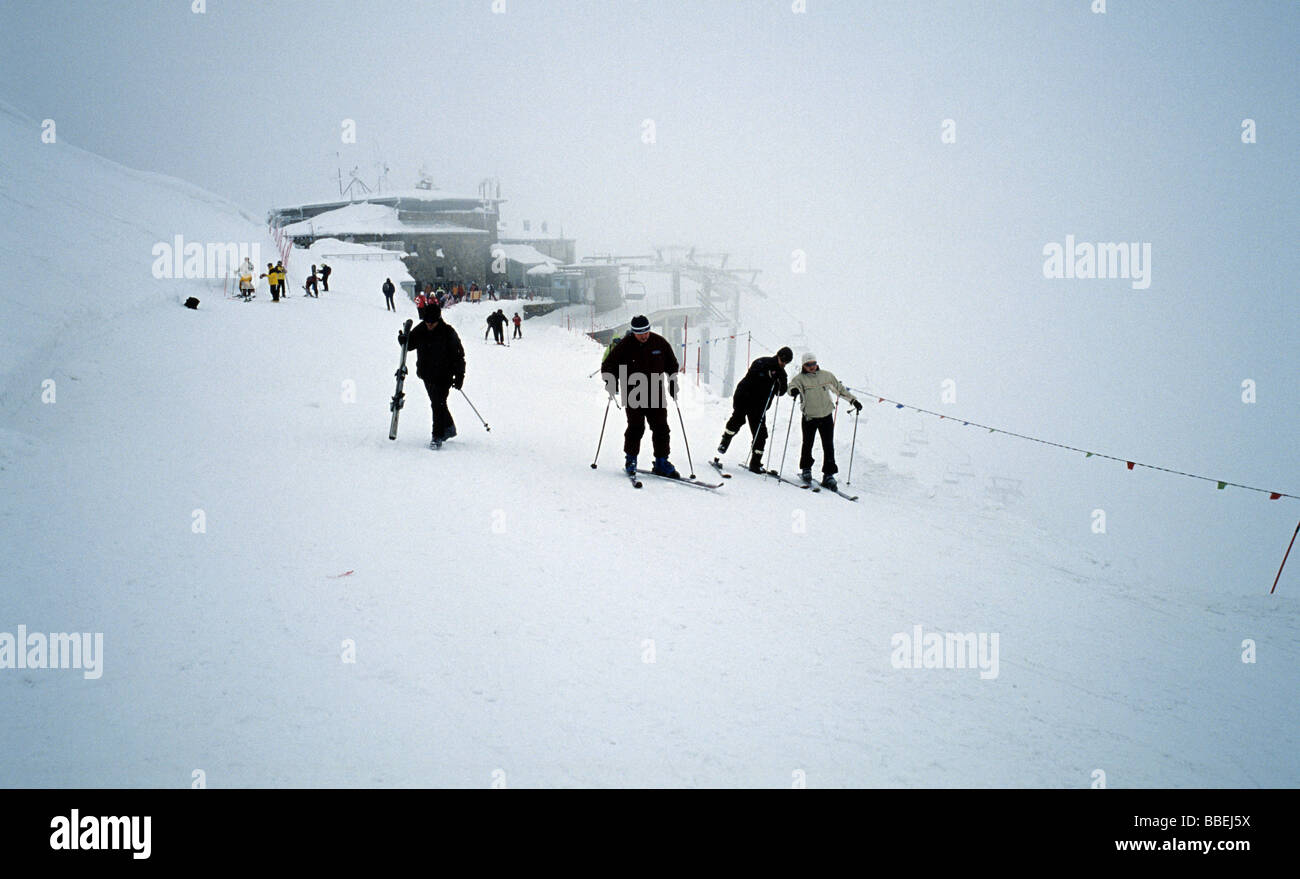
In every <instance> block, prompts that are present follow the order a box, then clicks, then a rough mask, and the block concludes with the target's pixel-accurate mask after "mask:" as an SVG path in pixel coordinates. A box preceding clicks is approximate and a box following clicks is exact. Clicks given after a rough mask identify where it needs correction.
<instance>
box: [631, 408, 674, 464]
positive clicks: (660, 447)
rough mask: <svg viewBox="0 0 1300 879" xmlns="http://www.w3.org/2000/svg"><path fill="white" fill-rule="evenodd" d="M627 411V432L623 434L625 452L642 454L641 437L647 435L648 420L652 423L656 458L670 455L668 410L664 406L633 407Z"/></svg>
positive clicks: (651, 433)
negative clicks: (651, 407) (650, 407)
mask: <svg viewBox="0 0 1300 879" xmlns="http://www.w3.org/2000/svg"><path fill="white" fill-rule="evenodd" d="M624 411H625V412H627V432H626V433H624V434H623V454H625V455H639V454H641V437H643V436H645V426H646V422H649V423H650V436H651V438H652V440H653V442H654V453H655V457H656V458H667V457H668V436H669V430H668V410H667V409H665V408H664V407H662V406H659V407H657V408H654V409H633V408H632V407H631V406H629V407H627V409H625V410H624Z"/></svg>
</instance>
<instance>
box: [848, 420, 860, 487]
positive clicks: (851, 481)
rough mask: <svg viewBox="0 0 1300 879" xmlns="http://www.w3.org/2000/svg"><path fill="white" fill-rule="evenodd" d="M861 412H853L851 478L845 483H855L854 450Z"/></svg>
mask: <svg viewBox="0 0 1300 879" xmlns="http://www.w3.org/2000/svg"><path fill="white" fill-rule="evenodd" d="M861 414H862V411H861V410H858V411H857V412H854V413H853V442H852V443H851V444H850V445H849V478H848V481H847V482H845V483H844V484H845V485H852V484H853V450H854V449H856V448H857V447H858V416H859V415H861Z"/></svg>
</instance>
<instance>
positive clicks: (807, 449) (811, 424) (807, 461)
mask: <svg viewBox="0 0 1300 879" xmlns="http://www.w3.org/2000/svg"><path fill="white" fill-rule="evenodd" d="M801 424H802V425H803V448H802V449H801V450H800V452H799V469H800V470H808V469H810V468H811V467H812V465H813V456H812V447H813V440H814V439H815V438H816V437H817V434H821V437H822V457H823V458H825V460H824V461H822V473H824V474H825V475H827V476H830V475H831V474H834V473H838V472H840V468H838V467H836V466H835V417H834V416H833V415H827V416H826V417H825V418H814V419H812V420H807V419H805V420H803V421H802V422H801Z"/></svg>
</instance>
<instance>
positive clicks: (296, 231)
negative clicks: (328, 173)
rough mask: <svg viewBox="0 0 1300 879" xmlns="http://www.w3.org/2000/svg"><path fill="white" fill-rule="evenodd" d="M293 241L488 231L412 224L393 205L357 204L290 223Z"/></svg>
mask: <svg viewBox="0 0 1300 879" xmlns="http://www.w3.org/2000/svg"><path fill="white" fill-rule="evenodd" d="M282 231H283V232H284V234H286V235H289V236H291V237H299V236H310V237H312V238H321V237H328V236H331V235H403V234H409V233H413V232H418V233H421V234H429V233H433V232H445V233H451V234H457V235H466V234H472V235H486V234H488V233H487V231H486V230H484V229H473V228H470V227H469V226H456V225H454V224H451V223H409V222H403V221H401V220H399V219H397V208H395V207H391V206H389V205H382V204H370V203H369V202H357V203H356V204H350V205H348V206H347V207H342V208H336V209H334V210H332V211H326V212H325V213H323V214H317V215H316V216H314V217H312V218H311V219H308V220H299V221H298V222H297V223H290V224H289V225H287V226H285V227H284V228H283V230H282Z"/></svg>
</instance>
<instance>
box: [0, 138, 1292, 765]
mask: <svg viewBox="0 0 1300 879" xmlns="http://www.w3.org/2000/svg"><path fill="white" fill-rule="evenodd" d="M5 124H6V125H9V123H8V122H7V121H6V123H5ZM5 131H6V135H5V136H6V138H7V140H6V144H8V141H9V140H12V137H11V133H10V129H9V128H6V129H5ZM21 133H22V137H24V138H30V139H31V140H32V141H33V142H34V141H35V135H34V134H33V133H32V132H31V131H30V130H23V131H22V132H21ZM17 146H18V147H19V148H18V149H15V150H13V151H11V150H9V149H5V150H0V155H3V156H6V157H8V158H5V159H4V161H5V162H7V163H22V170H25V172H26V173H28V174H30V175H32V179H34V180H37V181H38V182H36V183H32V184H23V185H24V186H25V187H26V188H25V189H23V190H21V191H16V190H15V189H14V188H12V187H13V186H14V184H13V183H12V182H11V183H9V184H6V186H8V187H10V188H7V189H6V190H5V191H4V200H3V202H2V204H3V205H4V210H5V211H6V216H5V218H4V219H5V228H6V230H7V231H6V233H5V236H6V237H5V241H4V246H5V248H6V250H5V254H4V258H5V260H6V263H7V264H8V266H9V268H10V272H9V273H8V278H7V279H6V280H5V281H4V284H5V286H4V287H3V298H0V308H3V315H2V316H3V318H4V324H5V326H6V334H7V335H6V338H5V344H6V351H7V352H13V353H14V354H15V355H17V356H16V357H15V358H14V360H15V361H21V362H22V363H23V364H25V366H24V367H23V368H22V369H21V370H16V371H15V370H11V369H10V366H11V363H10V362H8V357H7V362H6V372H7V376H8V378H9V379H10V381H9V390H8V394H9V395H10V397H9V404H10V405H8V406H7V407H6V408H5V410H4V412H3V413H2V414H0V419H2V420H0V431H2V433H0V436H3V438H4V445H3V457H2V458H0V518H2V519H3V533H4V544H3V560H4V565H3V569H4V574H3V578H4V579H3V586H2V587H0V608H2V609H3V613H2V614H0V632H10V633H12V632H15V631H16V629H17V627H18V626H19V625H25V626H26V627H27V629H28V630H29V631H43V632H102V633H103V635H104V659H103V673H102V676H101V677H99V678H96V679H87V678H85V677H84V676H83V675H82V674H81V673H80V672H76V671H73V670H31V669H27V670H24V669H12V668H4V669H0V701H2V702H3V704H4V705H5V709H6V710H5V711H3V712H0V741H3V742H4V748H3V751H0V784H4V785H9V786H14V785H37V786H40V785H59V786H91V787H93V786H105V785H152V786H164V787H171V786H183V785H188V784H190V781H191V776H192V773H193V772H194V770H203V771H204V773H205V774H206V778H207V783H208V784H209V785H210V786H213V787H235V786H277V785H300V786H317V785H401V786H407V785H409V786H415V785H458V786H470V787H476V786H487V785H489V784H492V783H493V782H494V781H496V782H501V781H504V782H505V783H506V784H508V785H510V786H516V787H528V786H540V785H577V786H610V785H649V786H659V785H689V786H698V785H722V786H775V787H784V786H789V785H790V784H791V783H792V782H795V781H798V780H799V779H800V778H806V782H807V784H808V785H810V786H814V787H824V786H825V787H829V786H853V785H881V786H890V785H933V786H957V785H975V786H1049V787H1084V786H1087V785H1088V784H1090V783H1091V782H1092V780H1093V773H1094V771H1095V770H1098V769H1100V770H1102V771H1104V772H1105V773H1106V778H1107V782H1108V784H1110V785H1111V786H1116V787H1129V786H1191V787H1202V786H1253V785H1285V786H1294V785H1296V784H1297V783H1300V758H1297V756H1296V753H1297V749H1296V747H1295V745H1296V730H1297V729H1298V728H1300V723H1298V721H1300V708H1297V704H1298V703H1297V700H1296V698H1295V695H1296V693H1297V683H1300V672H1297V668H1298V667H1300V666H1298V664H1297V659H1300V655H1298V654H1300V651H1298V650H1297V647H1296V642H1295V638H1294V632H1295V627H1296V623H1297V614H1296V611H1295V603H1294V601H1293V600H1292V599H1291V598H1290V597H1288V596H1287V595H1279V596H1274V597H1272V598H1270V597H1269V596H1267V595H1258V596H1251V597H1248V598H1242V597H1240V596H1238V595H1233V596H1225V595H1217V594H1213V593H1209V592H1201V591H1183V592H1177V593H1171V592H1169V591H1167V590H1165V589H1163V588H1157V586H1156V585H1155V584H1153V583H1151V582H1149V581H1147V580H1145V579H1144V578H1143V577H1141V576H1139V575H1138V574H1136V573H1134V572H1133V571H1132V570H1127V569H1120V567H1119V566H1117V565H1114V564H1110V563H1107V562H1104V561H1102V560H1100V559H1098V558H1095V557H1092V556H1090V555H1088V554H1087V553H1086V552H1084V551H1082V550H1080V549H1078V548H1076V547H1071V546H1060V545H1055V544H1053V543H1050V542H1049V541H1047V540H1046V539H1045V537H1044V536H1043V535H1042V533H1041V532H1039V530H1038V529H1036V528H1034V527H1033V526H1032V525H1031V524H1028V523H1026V522H1023V521H1019V520H1018V519H1016V518H1015V517H1014V516H1012V515H1010V514H1008V512H1007V511H1005V510H1001V509H999V508H998V507H996V506H989V505H986V504H981V503H978V502H976V501H975V500H973V499H971V498H967V497H960V496H958V497H943V496H936V497H930V496H929V492H927V491H926V490H925V489H923V488H922V487H921V486H919V485H918V484H917V483H915V482H914V481H912V480H910V479H907V478H904V477H900V476H898V475H896V474H894V473H892V472H891V471H890V470H889V469H888V468H886V467H884V466H881V465H878V464H875V463H873V462H872V461H870V460H866V459H864V458H863V457H861V456H859V457H858V459H857V461H856V463H855V466H854V472H853V483H854V485H853V488H854V489H855V490H858V491H860V492H861V493H862V499H861V501H860V502H859V503H857V504H850V503H847V502H845V501H844V500H841V499H837V498H835V497H830V496H828V495H826V494H819V495H813V494H810V493H808V492H803V491H800V490H798V489H794V488H790V487H788V486H778V485H775V484H772V483H765V482H763V481H761V480H759V479H757V478H754V477H752V476H750V475H749V474H746V473H737V475H736V476H735V477H734V478H733V479H730V480H727V483H726V485H725V487H724V488H723V489H721V490H720V491H719V492H717V493H716V494H708V493H705V492H700V491H696V490H693V489H689V488H683V487H679V486H675V485H670V484H666V483H663V482H660V481H657V480H648V481H647V483H646V486H645V488H644V489H642V490H641V491H634V490H633V489H632V488H630V487H629V485H628V483H627V481H626V480H625V479H624V478H622V477H621V476H620V475H619V474H618V464H619V458H620V454H619V453H620V449H619V446H620V444H621V432H622V428H621V423H620V421H621V413H619V412H618V411H617V410H612V411H611V412H610V417H609V427H608V430H607V432H606V435H605V441H604V442H605V445H604V450H603V451H602V455H601V462H600V468H599V469H598V470H596V471H592V470H591V469H590V468H589V466H588V465H589V463H590V462H591V459H592V455H593V452H594V449H595V445H596V438H597V435H598V433H599V429H600V420H601V414H602V412H603V411H604V408H605V397H604V393H603V391H602V388H601V385H600V383H599V381H598V380H597V379H588V378H586V376H587V374H588V373H590V372H591V371H592V370H593V369H594V368H595V367H596V366H597V364H598V358H599V354H600V348H599V346H597V345H596V344H594V343H592V342H591V341H589V340H587V339H586V338H584V337H582V336H580V335H577V334H571V333H569V332H567V331H565V330H564V329H563V326H564V315H563V314H562V313H555V314H552V315H550V316H548V317H546V318H540V319H537V320H531V321H528V322H527V323H525V325H524V339H523V340H521V341H516V342H513V343H512V344H511V346H510V347H508V348H507V347H500V346H496V345H491V344H486V343H484V341H483V338H482V337H483V330H484V328H485V327H484V322H483V320H484V318H485V317H486V315H487V313H488V311H489V307H488V306H487V305H483V306H470V305H460V306H455V307H453V308H451V309H449V310H448V311H447V313H446V314H447V318H448V320H449V322H450V323H451V324H452V325H453V326H455V327H456V328H457V329H458V331H459V332H460V333H461V337H462V339H463V340H464V343H465V346H466V350H467V353H468V360H469V365H468V376H467V380H466V384H465V391H466V392H467V393H468V394H469V395H470V398H471V399H472V400H473V401H474V403H475V405H477V406H478V408H479V410H480V411H481V412H482V413H483V415H484V417H486V418H487V420H488V422H489V424H490V425H491V431H490V432H488V431H485V430H484V429H483V428H482V426H480V425H479V424H478V422H477V421H476V419H475V417H474V415H473V413H472V412H471V411H470V409H469V407H468V406H467V405H466V402H465V400H464V399H462V398H461V397H460V395H457V394H453V398H452V401H451V405H452V410H453V413H454V415H455V418H456V420H457V424H458V427H459V432H460V435H459V436H458V437H457V438H455V439H454V440H452V441H451V442H450V443H448V444H447V446H446V447H445V448H444V449H443V450H441V451H439V452H432V451H430V450H428V449H427V447H426V442H427V439H428V433H429V415H428V405H427V398H426V397H425V395H424V391H423V388H422V386H421V385H420V383H419V382H418V381H415V380H412V381H411V382H409V383H408V384H407V392H408V398H407V400H408V401H407V407H406V409H405V411H404V414H403V417H402V424H401V431H400V434H399V437H398V440H397V442H389V441H388V439H387V435H386V430H387V425H388V398H389V395H390V394H391V393H392V389H393V370H394V369H395V368H396V365H397V355H398V348H397V344H396V341H395V334H396V331H397V329H398V327H399V325H400V322H401V320H403V319H405V318H407V317H414V314H413V309H412V308H411V306H410V304H409V303H407V302H405V301H402V299H401V297H399V301H401V302H402V306H401V307H402V310H401V311H399V313H398V314H397V315H393V314H391V313H389V312H386V311H385V309H384V306H383V301H382V297H380V296H379V295H378V294H377V292H376V291H355V292H354V291H351V290H343V289H340V292H338V293H336V294H334V295H327V294H322V297H321V298H320V299H319V300H307V299H303V298H301V297H298V296H294V297H291V298H290V299H289V300H288V301H287V302H285V303H280V304H272V303H270V302H269V301H267V300H266V299H265V298H262V299H259V300H257V301H255V302H253V303H249V304H245V303H240V302H231V301H226V300H224V299H221V298H220V297H211V296H209V297H208V298H206V299H205V300H204V304H203V307H202V308H201V309H200V310H198V311H189V310H187V309H184V308H181V307H179V305H177V303H176V295H179V293H181V292H184V291H183V290H179V289H176V288H177V287H179V286H181V284H177V285H174V286H169V285H167V284H164V283H162V282H153V281H152V279H150V280H148V281H143V282H137V279H138V277H139V275H138V273H137V269H139V265H137V263H139V264H142V265H143V266H144V267H145V270H146V271H147V267H148V259H147V258H146V257H142V256H141V255H140V254H141V251H142V250H143V252H144V253H145V254H147V253H148V246H149V245H150V244H151V243H152V242H153V241H155V240H166V237H167V235H168V234H174V233H175V232H176V231H184V232H185V234H186V235H187V237H188V236H189V235H190V234H191V232H190V229H195V230H198V231H195V232H194V233H193V234H194V235H195V236H196V237H197V236H198V235H200V234H204V235H221V236H223V237H230V236H237V235H241V234H252V231H251V230H253V229H255V228H256V226H257V224H256V223H255V222H254V221H253V220H252V219H251V218H249V217H248V216H245V215H242V214H240V213H239V212H238V211H237V210H234V209H231V208H230V207H229V206H228V205H225V204H224V203H223V202H221V201H220V200H219V199H217V198H216V197H214V196H206V195H203V194H201V193H198V192H197V191H194V190H192V189H189V188H186V187H184V186H183V185H180V184H175V183H174V182H170V181H165V180H161V179H159V178H155V177H153V176H151V175H139V174H136V173H135V172H128V171H125V170H123V169H120V168H117V167H116V166H112V165H110V164H108V163H104V162H102V161H100V160H98V159H94V158H93V157H89V156H86V155H85V154H82V153H77V152H75V151H72V150H70V149H64V150H63V152H62V153H51V154H50V156H51V158H49V159H47V158H46V157H45V156H44V155H43V154H40V153H38V152H37V151H36V150H30V151H27V152H24V151H23V150H25V148H24V147H21V144H18V145H17ZM47 161H48V162H49V163H50V164H45V163H46V162H47ZM12 170H14V169H13V167H12V165H10V166H7V167H6V173H5V174H4V176H5V177H14V176H15V175H14V174H13V173H10V172H11V171H12ZM37 175H44V176H43V177H38V176H37ZM55 193H63V194H64V195H65V196H66V197H67V198H69V199H72V198H74V197H75V198H77V199H81V201H79V202H76V204H79V205H80V209H74V208H73V207H68V206H65V205H64V203H63V202H60V201H59V200H58V199H55V198H52V195H53V194H55ZM88 193H89V194H88ZM114 193H117V196H116V197H115V196H114ZM164 206H167V207H166V208H164ZM164 209H166V210H171V211H174V212H175V213H174V214H173V215H170V216H164V217H160V218H159V219H158V220H157V221H156V222H155V221H153V220H150V219H148V218H152V217H154V216H155V215H156V214H158V213H159V212H161V211H163V210H164ZM226 222H228V223H229V226H228V227H226V226H222V223H226ZM205 224H207V225H205ZM182 227H184V228H182ZM241 228H242V229H243V230H244V231H241ZM227 229H228V230H229V231H227ZM56 233H57V234H56ZM51 240H57V241H64V240H67V241H85V242H88V244H87V246H88V247H90V248H91V251H90V254H89V255H90V258H89V259H88V260H86V261H83V260H81V259H79V258H78V259H70V258H68V256H67V255H66V254H62V253H60V252H52V253H46V252H37V251H39V245H40V243H41V242H43V241H46V242H49V241H51ZM15 267H17V271H14V270H13V269H14V268H15ZM32 277H41V278H43V279H45V280H46V281H47V283H46V284H45V285H44V286H43V288H42V289H43V292H44V293H46V294H47V295H43V296H41V297H36V298H33V297H32V295H31V293H32V291H31V290H29V289H27V288H26V287H25V286H23V285H22V283H21V280H20V279H22V278H32ZM88 278H94V284H95V287H96V289H97V290H98V291H99V292H98V294H97V295H96V296H94V297H92V298H91V304H90V305H87V304H85V303H83V302H82V299H81V297H72V296H70V295H68V294H67V293H66V291H67V290H68V289H69V288H70V287H72V286H74V285H76V284H78V283H81V282H84V281H86V280H87V279H88ZM331 286H334V285H331ZM492 305H495V303H493V304H492ZM508 306H509V303H506V304H505V307H507V311H510V310H511V309H510V308H509V307H508ZM88 308H89V309H92V310H93V315H88V314H87V309H88ZM92 316H93V318H94V319H93V320H92V319H91V317H92ZM44 327H64V328H66V330H67V331H65V332H63V333H61V334H59V335H58V336H57V338H55V337H52V336H51V334H49V333H47V332H44V331H43V329H42V328H44ZM44 377H55V378H56V379H57V383H56V386H57V399H56V402H54V403H52V404H45V403H42V402H41V386H40V379H41V378H44ZM728 410H729V407H728V406H727V405H726V403H725V401H719V400H716V399H713V398H710V397H708V396H705V395H697V394H694V393H690V392H688V393H686V394H684V395H683V404H682V411H683V414H684V417H685V421H686V427H687V430H688V431H689V437H690V439H691V443H692V445H691V449H692V452H693V453H694V461H695V469H696V472H697V473H699V474H701V475H705V476H709V477H711V476H712V475H713V473H712V471H711V470H709V469H708V468H707V467H706V466H705V460H706V458H707V457H708V455H709V454H710V450H711V448H712V447H713V446H714V445H715V444H716V442H717V436H718V434H719V433H720V430H721V425H722V423H723V421H724V419H725V417H726V415H727V413H728ZM787 411H788V410H787V409H785V408H784V406H783V408H782V412H781V414H780V415H779V416H778V423H782V424H783V422H784V420H785V413H786V412H787ZM672 421H673V428H674V455H673V458H674V461H675V462H676V463H677V465H678V466H679V467H680V468H682V469H683V470H684V471H685V469H686V466H687V461H686V455H685V453H684V448H683V446H682V444H681V436H680V434H681V431H680V428H679V427H678V426H677V424H676V416H675V415H674V416H673V418H672ZM842 423H843V422H842ZM783 438H784V430H783V429H781V430H779V431H778V439H783ZM848 438H849V437H848V432H847V431H844V430H841V431H840V436H839V440H840V443H841V450H842V452H843V453H844V456H845V459H846V460H847V444H848ZM859 442H860V443H861V442H862V438H861V437H860V438H859ZM792 444H793V443H792ZM738 445H739V444H738ZM778 445H779V443H778ZM645 451H646V453H647V454H648V451H649V449H648V440H647V443H646V450H645ZM791 454H792V455H793V454H795V452H793V451H792V453H791ZM730 457H731V459H732V461H733V463H734V462H735V460H736V459H738V458H739V457H740V453H739V451H738V450H733V453H732V455H731V456H730ZM789 467H790V465H789V464H787V469H789ZM200 524H201V525H202V527H201V528H200V527H199V525H200ZM917 625H919V626H922V627H923V631H925V632H940V633H942V632H953V633H985V634H997V635H998V644H999V654H998V666H997V675H996V676H995V677H987V678H983V677H981V675H980V672H979V670H977V669H971V668H965V669H901V668H896V667H895V664H894V663H893V662H891V658H894V657H895V654H896V652H897V651H896V650H895V648H894V645H893V643H892V641H893V639H894V636H895V635H897V634H908V635H910V634H911V633H912V632H913V627H914V626H917ZM1248 638H1249V639H1253V640H1254V641H1255V642H1256V643H1257V644H1258V649H1259V657H1260V659H1259V662H1257V663H1254V664H1245V663H1242V662H1241V660H1240V654H1241V642H1242V641H1243V640H1244V639H1248ZM346 644H351V645H352V646H353V647H354V649H355V662H345V661H344V655H345V653H346V652H347V651H348V649H349V648H348V647H347V646H345V645H346ZM800 773H802V775H800Z"/></svg>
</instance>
